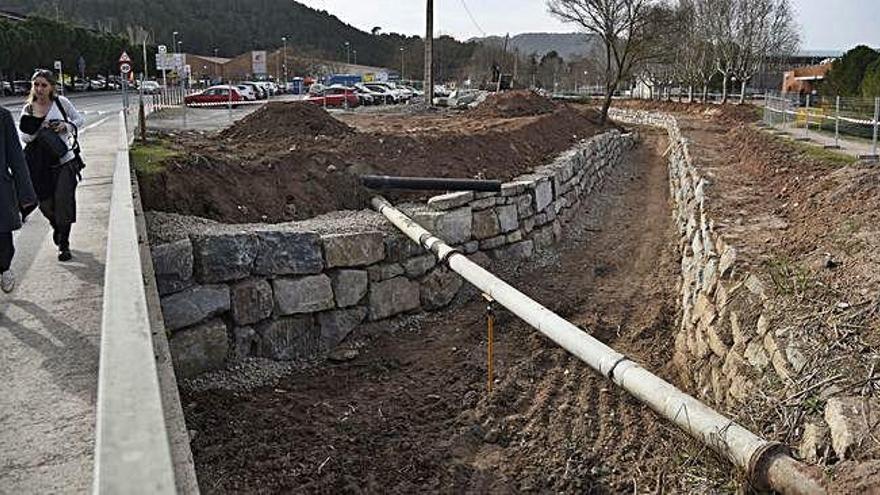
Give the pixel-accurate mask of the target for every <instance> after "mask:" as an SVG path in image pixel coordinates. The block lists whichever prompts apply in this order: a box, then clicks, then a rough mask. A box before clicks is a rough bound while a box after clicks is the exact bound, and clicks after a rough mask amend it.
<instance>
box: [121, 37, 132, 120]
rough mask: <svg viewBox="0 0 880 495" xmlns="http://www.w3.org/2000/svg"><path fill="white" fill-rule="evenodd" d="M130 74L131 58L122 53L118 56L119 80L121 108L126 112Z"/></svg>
mask: <svg viewBox="0 0 880 495" xmlns="http://www.w3.org/2000/svg"><path fill="white" fill-rule="evenodd" d="M130 73H131V57H129V56H128V53H126V52H122V55H120V56H119V79H120V80H121V82H122V108H123V109H125V111H126V112H128V74H130Z"/></svg>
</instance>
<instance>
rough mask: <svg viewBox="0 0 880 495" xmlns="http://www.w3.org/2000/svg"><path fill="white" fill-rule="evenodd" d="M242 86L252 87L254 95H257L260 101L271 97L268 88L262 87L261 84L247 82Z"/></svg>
mask: <svg viewBox="0 0 880 495" xmlns="http://www.w3.org/2000/svg"><path fill="white" fill-rule="evenodd" d="M241 84H244V85H246V86H250V87H251V88H252V89H253V90H254V94H255V95H257V99H258V100H265V99H266V98H268V97H269V93H268V92H267V91H266V88H264V87H263V86H261V85H260V84H259V83H255V82H253V81H245V82H243V83H241Z"/></svg>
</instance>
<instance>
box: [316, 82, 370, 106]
mask: <svg viewBox="0 0 880 495" xmlns="http://www.w3.org/2000/svg"><path fill="white" fill-rule="evenodd" d="M306 101H308V102H309V103H314V104H315V105H320V106H327V107H344V106H346V102H348V108H354V107H356V106H358V105H359V104H360V100H358V96H357V92H356V91H355V90H353V89H351V88H344V87H329V88H325V89H324V90H323V91H322V92H320V93H317V94H314V95H311V96H309V97H308V98H306Z"/></svg>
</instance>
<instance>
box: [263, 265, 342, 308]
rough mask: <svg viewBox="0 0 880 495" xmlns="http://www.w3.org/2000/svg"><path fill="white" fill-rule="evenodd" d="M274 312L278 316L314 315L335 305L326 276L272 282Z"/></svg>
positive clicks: (328, 279) (331, 289)
mask: <svg viewBox="0 0 880 495" xmlns="http://www.w3.org/2000/svg"><path fill="white" fill-rule="evenodd" d="M272 286H273V288H274V289H275V310H276V312H277V314H279V315H292V314H299V313H315V312H318V311H324V310H326V309H332V308H333V307H334V305H335V302H334V298H333V286H332V284H331V282H330V277H328V276H327V275H324V274H321V275H312V276H308V277H299V278H279V279H275V280H273V281H272Z"/></svg>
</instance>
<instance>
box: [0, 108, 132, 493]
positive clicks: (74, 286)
mask: <svg viewBox="0 0 880 495" xmlns="http://www.w3.org/2000/svg"><path fill="white" fill-rule="evenodd" d="M118 120H119V119H118V117H116V116H111V117H109V118H103V119H100V120H99V119H95V120H93V122H92V125H94V127H91V128H89V127H87V128H86V130H85V131H84V133H83V135H82V146H83V158H84V160H85V162H86V169H85V170H84V171H83V182H82V183H80V185H79V188H78V190H77V202H78V215H77V216H78V221H77V223H76V224H75V225H74V226H73V231H72V234H71V250H72V252H73V256H74V258H73V260H72V261H71V262H68V263H60V262H58V260H57V251H56V247H55V245H54V244H53V243H52V238H51V231H50V227H49V224H48V222H46V220H45V219H44V218H43V217H42V215H41V214H40V213H39V211H35V212H34V213H33V214H32V215H31V217H30V218H29V219H28V222H27V223H26V224H25V226H24V228H23V229H22V230H21V231H19V232H18V233H17V234H16V239H15V247H16V256H15V260H14V262H13V270H14V271H15V273H16V276H17V277H18V285H17V287H16V289H15V291H14V292H13V293H11V294H0V349H2V358H0V376H2V377H3V379H2V382H0V493H10V494H13V493H15V494H17V493H83V492H87V491H89V490H90V488H91V483H92V469H93V462H92V460H93V453H94V430H95V400H96V393H97V382H98V355H99V346H100V331H101V314H102V300H103V282H104V259H105V251H106V246H107V222H108V213H109V204H110V192H111V188H112V176H113V166H114V164H115V160H116V148H117V136H118Z"/></svg>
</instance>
